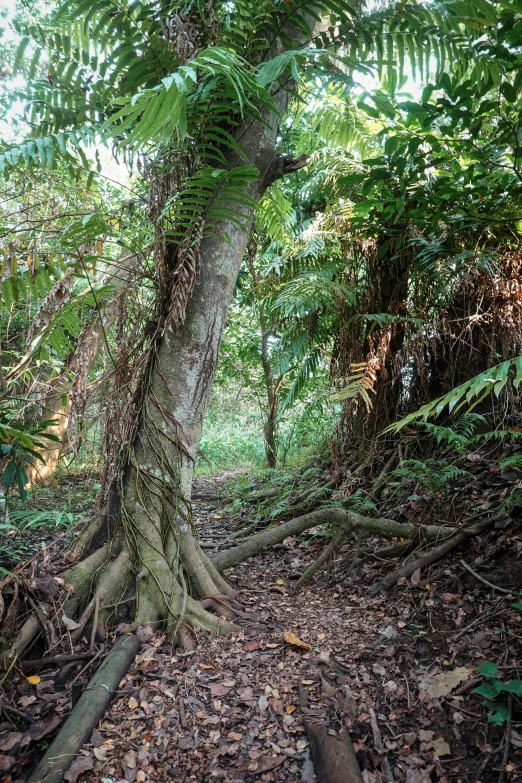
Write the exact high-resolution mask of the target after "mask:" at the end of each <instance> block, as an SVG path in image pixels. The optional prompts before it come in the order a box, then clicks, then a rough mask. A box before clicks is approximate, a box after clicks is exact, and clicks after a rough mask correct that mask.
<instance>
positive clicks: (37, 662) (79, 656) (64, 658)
mask: <svg viewBox="0 0 522 783" xmlns="http://www.w3.org/2000/svg"><path fill="white" fill-rule="evenodd" d="M87 658H92V655H91V653H71V654H70V655H54V656H53V657H51V658H35V659H34V660H32V661H21V662H20V665H21V667H22V669H33V668H34V667H35V666H46V665H51V664H53V663H69V662H70V661H83V660H87Z"/></svg>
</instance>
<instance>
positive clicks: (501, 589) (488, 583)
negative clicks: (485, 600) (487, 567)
mask: <svg viewBox="0 0 522 783" xmlns="http://www.w3.org/2000/svg"><path fill="white" fill-rule="evenodd" d="M460 564H461V565H463V566H464V568H465V569H466V571H469V573H470V574H471V575H472V576H474V577H475V579H478V580H479V582H482V584H484V585H487V586H488V587H491V589H492V590H497V591H498V592H499V593H505V595H509V596H510V598H514V597H515V595H514V593H512V592H511V590H505V589H504V588H503V587H497V586H496V585H494V584H492V583H491V582H488V580H487V579H484V577H483V576H480V574H477V572H476V571H474V570H473V569H472V568H471V566H469V565H468V564H467V563H466V561H465V560H460Z"/></svg>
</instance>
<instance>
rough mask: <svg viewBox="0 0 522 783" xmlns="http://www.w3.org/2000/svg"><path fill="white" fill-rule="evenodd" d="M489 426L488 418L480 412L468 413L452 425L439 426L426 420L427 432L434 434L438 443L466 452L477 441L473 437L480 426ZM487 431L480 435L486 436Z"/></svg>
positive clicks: (480, 436)
mask: <svg viewBox="0 0 522 783" xmlns="http://www.w3.org/2000/svg"><path fill="white" fill-rule="evenodd" d="M480 426H488V423H487V419H486V418H485V417H484V416H481V415H480V414H479V413H468V414H466V415H464V416H462V417H461V418H460V419H457V421H456V422H455V423H454V424H453V426H452V427H439V426H438V425H436V424H431V422H426V424H424V428H425V430H426V432H429V433H430V435H433V437H434V438H435V440H436V441H437V443H438V445H439V446H440V445H444V446H448V447H449V448H450V449H454V450H455V451H458V452H464V451H466V449H467V448H469V446H470V444H472V443H473V442H477V441H476V439H475V438H474V437H473V436H474V435H475V432H476V430H477V428H478V427H480ZM485 435H486V433H484V434H481V435H479V436H478V437H479V438H482V437H485Z"/></svg>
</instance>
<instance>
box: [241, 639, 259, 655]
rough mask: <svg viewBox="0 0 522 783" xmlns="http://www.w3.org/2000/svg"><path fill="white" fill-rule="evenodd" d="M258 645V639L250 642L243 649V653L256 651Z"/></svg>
mask: <svg viewBox="0 0 522 783" xmlns="http://www.w3.org/2000/svg"><path fill="white" fill-rule="evenodd" d="M260 644H261V640H260V639H253V640H252V641H251V642H247V643H246V644H245V646H244V647H243V649H244V651H245V652H253V651H254V650H257V648H258V647H259V645H260Z"/></svg>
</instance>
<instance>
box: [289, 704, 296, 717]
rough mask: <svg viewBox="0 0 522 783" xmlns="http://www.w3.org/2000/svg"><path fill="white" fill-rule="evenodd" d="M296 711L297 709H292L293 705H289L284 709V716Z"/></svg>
mask: <svg viewBox="0 0 522 783" xmlns="http://www.w3.org/2000/svg"><path fill="white" fill-rule="evenodd" d="M296 709H297V707H294V705H293V704H289V705H288V707H287V708H286V714H287V715H291V714H292V712H295V711H296Z"/></svg>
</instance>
